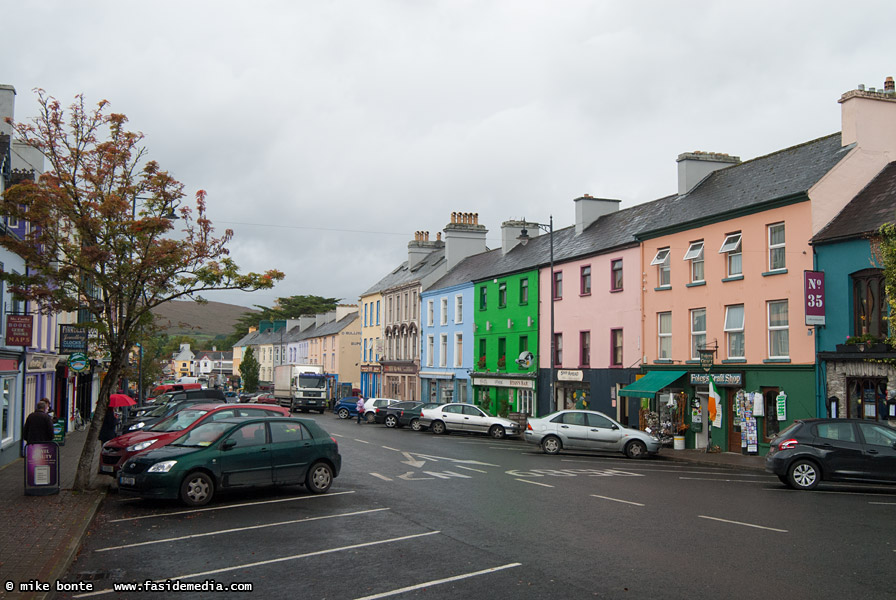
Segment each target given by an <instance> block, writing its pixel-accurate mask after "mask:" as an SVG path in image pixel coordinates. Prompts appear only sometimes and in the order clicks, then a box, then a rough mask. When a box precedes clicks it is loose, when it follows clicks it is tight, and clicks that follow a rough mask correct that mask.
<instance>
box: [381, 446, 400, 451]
mask: <svg viewBox="0 0 896 600" xmlns="http://www.w3.org/2000/svg"><path fill="white" fill-rule="evenodd" d="M383 448H385V449H386V450H392V451H393V452H401V450H399V449H398V448H390V447H389V446H383Z"/></svg>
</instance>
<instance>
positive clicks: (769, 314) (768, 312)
mask: <svg viewBox="0 0 896 600" xmlns="http://www.w3.org/2000/svg"><path fill="white" fill-rule="evenodd" d="M781 302H783V303H785V304H786V305H787V325H775V326H772V304H777V303H781ZM765 312H766V314H765V317H766V324H767V326H768V336H767V344H768V357H769V358H770V359H779V358H785V359H789V358H790V354H789V352H790V301H788V300H769V301H768V302H766V303H765ZM773 331H786V332H787V351H788V354H787V355H786V356H780V355H775V354H772V332H773Z"/></svg>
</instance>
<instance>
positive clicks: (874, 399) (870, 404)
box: [846, 377, 887, 421]
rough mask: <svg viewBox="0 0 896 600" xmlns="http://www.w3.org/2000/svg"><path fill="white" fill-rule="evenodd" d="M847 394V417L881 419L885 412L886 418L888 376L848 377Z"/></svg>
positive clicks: (884, 416)
mask: <svg viewBox="0 0 896 600" xmlns="http://www.w3.org/2000/svg"><path fill="white" fill-rule="evenodd" d="M846 395H847V399H846V418H848V419H870V420H874V421H879V420H881V416H882V413H883V418H884V419H886V414H885V413H884V407H885V402H886V399H887V378H886V377H855V378H853V377H848V378H847V379H846Z"/></svg>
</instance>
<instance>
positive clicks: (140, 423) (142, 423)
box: [128, 421, 146, 431]
mask: <svg viewBox="0 0 896 600" xmlns="http://www.w3.org/2000/svg"><path fill="white" fill-rule="evenodd" d="M144 425H146V423H144V422H143V421H140V422H139V423H134V424H133V425H131V426H130V427H128V431H136V430H137V429H143V426H144Z"/></svg>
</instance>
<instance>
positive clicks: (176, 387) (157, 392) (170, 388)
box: [146, 383, 202, 402]
mask: <svg viewBox="0 0 896 600" xmlns="http://www.w3.org/2000/svg"><path fill="white" fill-rule="evenodd" d="M201 388H202V384H200V383H165V384H162V385H157V386H156V387H154V388H152V391H151V392H149V398H147V399H146V401H147V402H152V401H153V400H155V399H156V398H158V397H159V396H161V395H162V394H167V393H169V392H182V391H184V390H198V389H201Z"/></svg>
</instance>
